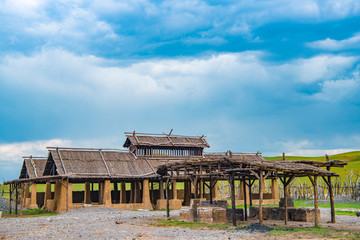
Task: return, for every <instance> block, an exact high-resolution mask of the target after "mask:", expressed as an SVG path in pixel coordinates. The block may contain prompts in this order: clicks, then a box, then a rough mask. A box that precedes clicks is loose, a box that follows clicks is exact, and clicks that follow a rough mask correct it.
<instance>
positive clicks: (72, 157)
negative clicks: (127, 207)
mask: <svg viewBox="0 0 360 240" xmlns="http://www.w3.org/2000/svg"><path fill="white" fill-rule="evenodd" d="M53 165H55V168H56V171H57V174H58V175H64V176H73V177H75V176H78V177H80V176H98V177H100V176H102V177H109V178H111V177H127V178H136V177H141V176H152V175H156V173H155V171H154V170H153V168H152V166H151V165H150V164H149V162H148V161H147V160H146V159H144V158H142V159H140V158H136V157H135V156H134V155H133V154H132V153H130V152H124V151H120V150H101V149H98V150H89V149H49V158H48V162H47V167H46V169H45V172H44V174H45V175H51V173H50V169H51V168H52V166H53Z"/></svg>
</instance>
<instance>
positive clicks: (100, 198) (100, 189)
mask: <svg viewBox="0 0 360 240" xmlns="http://www.w3.org/2000/svg"><path fill="white" fill-rule="evenodd" d="M98 185H99V188H98V199H99V201H98V202H99V205H100V204H102V203H103V199H102V191H103V189H104V188H103V185H102V182H98Z"/></svg>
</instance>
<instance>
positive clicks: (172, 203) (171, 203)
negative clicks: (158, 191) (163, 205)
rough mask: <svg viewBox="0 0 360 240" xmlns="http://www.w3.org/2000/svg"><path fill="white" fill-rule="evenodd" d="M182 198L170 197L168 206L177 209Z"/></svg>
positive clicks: (180, 205) (180, 204)
mask: <svg viewBox="0 0 360 240" xmlns="http://www.w3.org/2000/svg"><path fill="white" fill-rule="evenodd" d="M182 202H183V201H182V200H181V199H170V200H169V206H170V209H171V210H179V209H180V208H181V207H182Z"/></svg>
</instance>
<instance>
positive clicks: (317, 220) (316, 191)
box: [314, 176, 319, 227]
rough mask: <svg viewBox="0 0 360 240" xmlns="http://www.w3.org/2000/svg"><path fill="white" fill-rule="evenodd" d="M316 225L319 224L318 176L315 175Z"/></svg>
mask: <svg viewBox="0 0 360 240" xmlns="http://www.w3.org/2000/svg"><path fill="white" fill-rule="evenodd" d="M314 204H315V227H318V226H319V216H318V187H317V176H314Z"/></svg>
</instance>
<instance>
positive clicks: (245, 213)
mask: <svg viewBox="0 0 360 240" xmlns="http://www.w3.org/2000/svg"><path fill="white" fill-rule="evenodd" d="M245 181H246V180H245V177H244V179H243V181H242V182H243V189H245V191H244V220H245V221H247V201H246V199H247V194H246V192H247V191H246V189H247V187H246V182H245Z"/></svg>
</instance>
